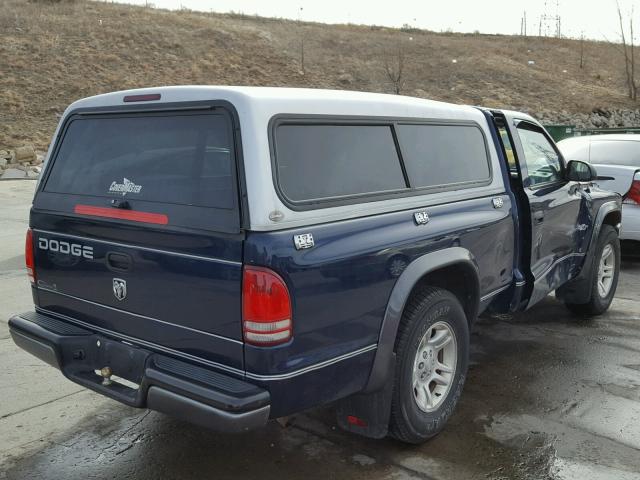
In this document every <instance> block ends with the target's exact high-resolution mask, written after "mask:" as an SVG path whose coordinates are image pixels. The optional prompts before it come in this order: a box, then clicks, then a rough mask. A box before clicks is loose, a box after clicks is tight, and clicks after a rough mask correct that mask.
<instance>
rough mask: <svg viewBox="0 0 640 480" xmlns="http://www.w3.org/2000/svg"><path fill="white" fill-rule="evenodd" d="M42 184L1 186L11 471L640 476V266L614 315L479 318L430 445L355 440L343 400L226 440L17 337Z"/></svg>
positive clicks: (0, 354) (2, 465)
mask: <svg viewBox="0 0 640 480" xmlns="http://www.w3.org/2000/svg"><path fill="white" fill-rule="evenodd" d="M34 184H35V182H31V181H14V182H0V212H1V214H0V245H2V248H1V249H0V319H1V320H0V366H1V367H2V370H1V371H0V399H1V400H2V401H0V478H3V479H4V478H6V479H25V478H29V479H40V478H42V479H62V478H64V479H66V480H74V479H78V480H80V479H82V480H84V479H89V478H117V479H127V478H135V479H141V480H143V479H158V478H163V479H174V478H175V479H184V478H213V477H215V478H217V479H227V478H260V479H261V480H268V479H270V478H274V479H278V480H280V479H282V478H303V477H304V478H305V479H306V480H311V479H315V478H323V479H324V478H354V479H357V478H367V479H377V478H394V479H409V478H438V479H445V478H455V479H467V478H468V479H477V478H489V479H501V478H516V479H545V478H550V479H556V478H557V479H583V478H603V479H616V480H618V479H619V480H626V479H640V473H638V472H640V298H639V295H638V293H639V292H640V262H637V261H631V260H626V261H625V262H624V264H623V272H622V276H621V284H620V286H619V288H618V293H617V296H616V300H615V301H614V303H613V306H612V308H611V309H610V311H609V312H608V313H607V314H606V315H604V316H602V317H599V318H596V319H593V320H588V321H578V320H576V318H575V317H572V316H571V315H569V314H568V312H567V311H566V310H565V309H564V307H563V306H562V305H561V304H559V303H558V302H556V301H555V299H553V298H552V297H549V298H547V299H546V300H545V301H543V302H542V303H541V304H540V305H538V306H537V307H535V308H534V309H532V310H531V311H529V312H526V313H524V314H520V315H516V316H514V317H508V316H504V317H499V318H497V317H492V318H482V319H480V320H479V321H478V323H477V324H476V326H475V327H474V330H473V334H472V348H473V350H472V362H471V367H470V371H469V376H468V380H467V384H466V387H465V390H464V393H463V395H462V400H461V403H460V405H459V407H458V408H457V410H456V412H455V414H454V416H453V417H452V419H451V420H450V422H449V424H448V425H447V427H446V428H445V430H444V431H443V432H442V434H440V435H439V436H438V437H436V438H435V439H433V440H432V441H430V442H428V443H426V444H424V445H422V446H418V447H415V446H406V445H402V444H400V443H398V442H395V441H393V440H383V441H373V440H367V439H364V438H359V437H357V436H353V435H350V434H347V433H344V432H342V431H340V430H339V429H337V427H336V426H335V421H334V417H333V412H332V411H331V408H322V409H317V410H314V411H311V412H307V413H305V414H302V415H298V416H295V417H293V418H290V419H288V423H287V425H285V426H282V425H281V424H280V423H276V422H272V423H270V424H269V425H268V426H267V427H266V428H264V429H262V430H258V431H255V432H251V433H248V434H243V435H239V436H228V435H221V434H216V433H213V432H210V431H207V430H204V429H201V428H198V427H194V426H192V425H189V424H185V423H181V422H178V421H176V420H173V419H171V418H169V417H166V416H163V415H161V414H159V413H155V412H147V411H142V410H135V409H132V408H129V407H125V406H122V405H120V404H118V403H116V402H114V401H111V400H108V399H105V398H103V397H101V396H99V395H97V394H94V393H92V392H89V391H86V390H84V389H82V388H80V387H78V386H76V385H74V384H73V383H70V382H69V381H67V380H66V379H64V378H63V377H62V375H61V374H60V373H58V372H56V371H55V370H53V369H52V368H51V367H48V366H47V365H45V364H43V363H42V362H40V361H38V360H36V359H35V358H34V357H31V356H29V355H28V354H26V353H24V352H23V351H21V350H20V349H18V348H17V347H16V346H15V345H14V344H13V342H12V341H11V339H10V338H9V334H8V330H7V325H6V320H7V319H8V318H9V316H10V314H12V313H15V312H20V311H26V310H28V309H30V308H31V296H30V293H29V288H28V282H27V279H26V275H25V273H24V269H23V260H22V254H23V242H24V231H25V228H26V225H27V215H28V209H29V204H30V200H31V194H32V192H33V188H34Z"/></svg>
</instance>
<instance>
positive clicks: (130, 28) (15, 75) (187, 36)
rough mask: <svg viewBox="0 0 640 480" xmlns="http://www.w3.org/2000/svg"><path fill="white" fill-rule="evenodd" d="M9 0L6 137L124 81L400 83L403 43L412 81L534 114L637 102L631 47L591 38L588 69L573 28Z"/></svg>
mask: <svg viewBox="0 0 640 480" xmlns="http://www.w3.org/2000/svg"><path fill="white" fill-rule="evenodd" d="M2 4H3V7H2V8H0V149H1V148H3V147H13V146H18V145H22V144H27V143H30V144H34V145H35V146H36V147H38V148H45V147H46V145H47V144H48V142H49V140H50V137H51V135H52V133H53V130H54V128H55V124H56V122H57V121H58V118H59V115H60V114H61V113H62V111H63V110H64V108H65V107H66V106H67V105H68V104H69V103H70V102H71V101H73V100H74V99H77V98H80V97H85V96H88V95H94V94H97V93H102V92H107V91H112V90H119V89H124V88H131V87H141V86H152V85H168V84H235V85H270V86H303V87H322V88H341V89H354V90H368V91H379V92H392V91H393V89H392V85H391V84H390V83H389V81H388V78H387V76H386V72H385V68H384V65H385V59H386V60H387V63H391V64H394V63H395V61H396V60H397V56H396V52H397V51H398V49H401V50H402V51H403V52H404V65H405V74H404V77H405V80H406V85H405V87H404V88H403V91H402V93H403V94H407V95H415V96H420V97H427V98H433V99H438V100H445V101H452V102H457V103H470V104H482V105H486V106H500V107H509V108H514V109H520V110H526V111H529V112H532V113H534V114H539V113H541V112H545V111H554V112H561V111H563V110H564V111H566V112H569V113H576V112H585V113H588V112H591V111H592V110H593V109H595V108H603V109H610V108H626V109H635V108H637V106H636V104H633V103H631V102H630V101H629V100H628V99H627V98H626V95H625V85H624V76H623V71H622V68H623V67H622V65H623V63H622V60H621V53H620V52H619V51H618V50H617V48H616V47H615V46H614V45H611V44H607V43H604V42H585V68H582V69H581V68H579V55H580V54H579V51H580V46H579V42H578V41H575V40H560V39H550V38H535V37H528V38H524V37H509V36H491V35H462V34H442V33H433V32H425V31H412V32H403V31H400V30H394V29H388V28H381V27H369V26H352V25H349V26H337V25H322V24H313V23H302V24H299V23H297V22H293V21H286V20H277V19H265V18H258V17H245V16H239V15H219V14H214V15H211V14H206V13H194V12H184V11H181V12H169V11H165V10H154V9H150V8H143V7H133V6H127V5H118V4H109V3H97V2H86V1H81V0H78V1H77V2H75V3H62V4H47V3H45V4H41V3H29V2H27V1H26V0H2ZM302 39H304V72H303V71H302V65H301V63H300V52H301V50H302V48H301V44H302ZM453 60H455V63H454V61H453ZM529 61H533V62H535V64H534V65H529V63H528V62H529ZM546 115H547V116H549V115H550V116H551V117H553V114H550V113H548V112H546Z"/></svg>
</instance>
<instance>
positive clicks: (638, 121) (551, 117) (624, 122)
mask: <svg viewBox="0 0 640 480" xmlns="http://www.w3.org/2000/svg"><path fill="white" fill-rule="evenodd" d="M534 116H535V117H536V118H537V119H538V121H540V123H542V124H543V125H575V126H576V127H577V128H621V127H623V128H629V127H640V109H635V110H628V109H620V108H614V109H607V108H594V109H593V111H592V112H591V113H569V112H567V111H564V110H563V111H560V112H555V111H550V110H542V111H540V112H538V113H537V114H534Z"/></svg>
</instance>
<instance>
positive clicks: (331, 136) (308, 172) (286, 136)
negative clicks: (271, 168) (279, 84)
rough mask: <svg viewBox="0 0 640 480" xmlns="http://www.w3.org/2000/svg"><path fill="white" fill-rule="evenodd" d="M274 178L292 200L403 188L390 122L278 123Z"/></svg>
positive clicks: (402, 177)
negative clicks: (337, 123)
mask: <svg viewBox="0 0 640 480" xmlns="http://www.w3.org/2000/svg"><path fill="white" fill-rule="evenodd" d="M276 148H277V155H276V162H277V169H278V180H279V184H280V188H281V189H282V192H283V193H284V195H285V196H286V197H287V198H288V199H289V200H291V201H308V200H314V199H322V198H331V197H342V196H348V195H357V194H364V193H375V192H384V191H389V190H398V189H403V188H406V184H405V181H404V176H403V174H402V167H401V166H400V160H399V158H398V153H397V151H396V146H395V142H394V139H393V134H392V132H391V127H390V126H388V125H366V126H364V125H288V124H285V125H280V126H279V127H278V128H277V129H276Z"/></svg>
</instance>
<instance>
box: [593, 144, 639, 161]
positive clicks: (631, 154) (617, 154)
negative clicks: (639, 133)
mask: <svg viewBox="0 0 640 480" xmlns="http://www.w3.org/2000/svg"><path fill="white" fill-rule="evenodd" d="M591 163H600V164H612V165H627V166H630V167H640V142H634V141H627V140H619V141H604V140H594V141H593V142H591Z"/></svg>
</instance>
